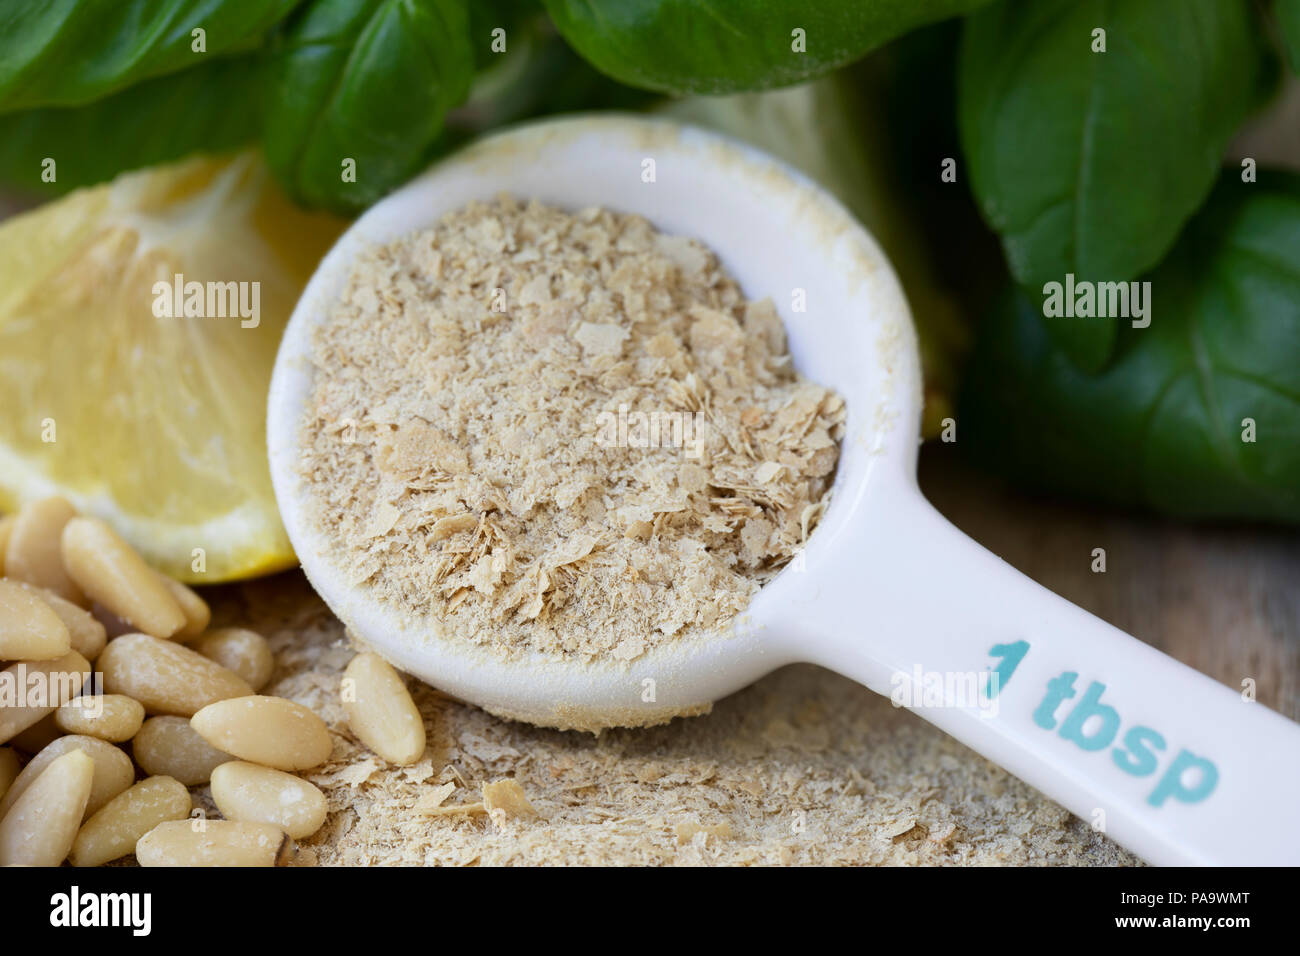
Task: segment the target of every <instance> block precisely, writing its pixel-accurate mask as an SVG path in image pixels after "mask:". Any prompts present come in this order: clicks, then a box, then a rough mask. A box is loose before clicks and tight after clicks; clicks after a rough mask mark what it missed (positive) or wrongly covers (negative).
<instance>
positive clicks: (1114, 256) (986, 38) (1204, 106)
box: [959, 0, 1274, 370]
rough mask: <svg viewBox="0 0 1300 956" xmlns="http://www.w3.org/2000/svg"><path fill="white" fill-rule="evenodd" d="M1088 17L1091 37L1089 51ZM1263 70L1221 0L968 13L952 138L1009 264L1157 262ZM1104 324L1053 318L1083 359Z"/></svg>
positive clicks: (1091, 272) (1059, 272) (1206, 185)
mask: <svg viewBox="0 0 1300 956" xmlns="http://www.w3.org/2000/svg"><path fill="white" fill-rule="evenodd" d="M1096 29H1102V30H1105V42H1106V52H1104V53H1102V52H1098V53H1094V52H1092V47H1093V44H1094V42H1095V38H1094V35H1093V31H1094V30H1096ZM1273 74H1274V71H1273V70H1272V69H1271V62H1270V60H1269V58H1268V55H1267V47H1266V45H1265V44H1264V42H1263V38H1262V36H1261V34H1260V31H1259V29H1258V25H1257V24H1256V22H1255V19H1254V16H1253V14H1252V11H1251V7H1250V4H1248V3H1243V2H1236V0H1226V2H1225V0H1124V2H1123V3H1116V2H1112V0H1032V2H1031V0H1005V2H1002V3H999V4H997V5H996V6H994V7H990V8H989V9H987V10H984V11H981V12H980V13H978V14H976V15H974V16H973V17H971V18H970V19H969V20H968V22H967V29H966V34H965V37H964V38H963V43H962V51H961V62H960V66H959V118H960V123H961V130H962V142H963V146H964V151H965V154H966V159H967V163H968V164H969V171H970V178H971V182H972V185H973V188H974V191H975V194H976V197H977V199H978V200H979V203H980V206H981V208H982V210H983V213H984V216H985V218H986V219H987V220H988V222H989V224H990V225H991V226H992V227H993V228H994V229H995V230H996V231H997V232H998V233H1000V234H1001V236H1002V242H1003V248H1004V251H1005V252H1006V256H1007V259H1008V261H1009V264H1010V267H1011V271H1012V273H1013V274H1014V276H1015V277H1016V279H1017V280H1019V281H1020V282H1021V283H1023V284H1025V285H1027V286H1029V287H1031V288H1034V289H1041V287H1042V286H1043V285H1044V284H1046V283H1048V282H1053V281H1055V282H1063V281H1064V280H1065V277H1066V275H1067V274H1068V273H1073V274H1074V275H1075V277H1076V278H1077V279H1083V280H1088V281H1115V282H1121V281H1126V280H1128V279H1131V278H1133V276H1135V275H1138V274H1139V273H1141V272H1144V271H1145V270H1147V269H1149V268H1150V267H1152V266H1153V265H1155V264H1156V263H1157V262H1159V261H1160V259H1161V257H1162V256H1164V254H1165V253H1166V252H1167V251H1168V250H1169V248H1170V246H1172V245H1173V243H1174V241H1175V240H1176V239H1177V236H1178V232H1179V229H1181V227H1182V226H1183V224H1184V223H1185V222H1186V221H1187V219H1188V217H1189V216H1191V215H1192V213H1193V212H1195V211H1196V209H1197V207H1198V206H1200V204H1201V202H1202V201H1203V200H1204V199H1205V196H1206V194H1207V193H1208V192H1209V191H1210V189H1211V187H1212V186H1213V183H1214V178H1215V175H1216V174H1217V170H1218V166H1219V163H1220V161H1221V159H1222V157H1223V154H1224V151H1225V150H1226V148H1227V145H1228V141H1229V139H1230V138H1231V136H1232V134H1233V132H1234V131H1235V130H1236V129H1237V127H1238V126H1239V125H1240V124H1241V122H1242V121H1243V120H1244V119H1245V118H1246V116H1247V115H1248V114H1249V113H1250V112H1251V111H1252V110H1253V109H1255V108H1256V107H1257V106H1259V105H1261V104H1262V103H1263V101H1264V99H1265V98H1266V97H1267V95H1268V94H1269V93H1270V92H1271V90H1272V86H1273V82H1272V81H1273V78H1274V75H1273ZM1116 325H1117V323H1116V322H1115V321H1114V320H1113V319H1096V320H1091V321H1087V322H1081V321H1079V320H1077V319H1071V320H1068V321H1067V322H1061V323H1056V324H1055V325H1054V326H1053V332H1054V333H1055V334H1057V336H1058V338H1059V340H1060V341H1061V343H1062V344H1063V345H1064V346H1065V347H1067V348H1068V349H1069V351H1070V352H1071V354H1072V355H1073V356H1074V357H1075V359H1076V360H1077V361H1079V362H1080V364H1082V365H1083V366H1084V367H1086V368H1089V369H1091V370H1095V369H1097V368H1100V367H1101V366H1103V365H1104V363H1105V361H1106V360H1107V358H1108V357H1109V356H1110V354H1111V351H1112V349H1113V346H1114V341H1115V331H1116Z"/></svg>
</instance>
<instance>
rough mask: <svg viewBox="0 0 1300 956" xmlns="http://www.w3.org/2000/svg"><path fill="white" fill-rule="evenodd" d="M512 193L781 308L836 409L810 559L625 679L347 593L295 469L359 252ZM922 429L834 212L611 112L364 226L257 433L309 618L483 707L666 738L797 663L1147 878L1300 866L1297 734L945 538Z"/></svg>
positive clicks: (519, 149) (880, 307) (775, 179)
mask: <svg viewBox="0 0 1300 956" xmlns="http://www.w3.org/2000/svg"><path fill="white" fill-rule="evenodd" d="M502 192H508V193H511V194H513V195H515V196H516V197H519V198H525V199H534V198H535V199H539V200H541V201H543V202H546V203H549V204H552V205H556V206H560V207H564V208H569V209H578V208H582V207H586V206H593V205H595V206H605V207H607V208H610V209H613V210H615V211H619V212H625V213H635V214H639V215H641V216H644V217H645V218H646V219H648V220H649V221H650V222H651V223H653V224H654V226H655V227H657V228H658V229H659V230H660V231H662V232H666V233H669V234H678V235H685V236H690V237H693V238H696V239H699V240H700V241H702V242H703V243H705V244H706V245H707V246H708V247H709V248H711V249H712V250H713V251H714V252H715V253H716V254H717V255H718V257H719V259H720V260H721V262H722V264H723V266H724V267H725V268H726V269H727V270H728V271H729V272H730V273H731V274H732V275H733V276H734V277H735V278H736V279H737V281H738V282H739V283H740V285H741V287H742V288H743V289H744V291H745V294H746V296H747V297H748V298H750V299H751V300H756V299H761V298H764V297H770V298H771V299H772V301H773V303H774V304H775V305H776V308H777V311H778V312H779V313H780V315H781V318H782V319H783V321H784V322H785V326H786V332H787V336H788V340H789V344H790V350H791V353H792V355H793V358H794V362H795V365H796V367H797V368H798V369H799V370H800V371H801V372H802V373H803V374H804V375H805V376H806V377H808V378H809V379H810V380H812V381H814V382H816V383H818V384H820V385H823V386H826V387H828V388H831V389H834V390H835V391H836V392H838V393H839V394H840V395H841V396H842V397H843V398H844V400H845V403H846V407H847V420H846V433H845V437H844V441H843V445H842V449H841V457H840V460H839V465H838V470H837V473H836V477H835V484H834V487H833V489H832V494H831V499H830V504H829V507H828V508H827V510H826V512H825V514H824V515H823V516H822V519H821V522H820V524H819V526H818V527H817V529H816V530H815V531H814V532H813V534H812V535H811V536H810V538H809V541H808V543H807V546H806V548H805V549H804V551H803V552H802V553H801V554H799V555H798V556H797V557H796V560H795V561H793V562H792V563H791V564H790V565H789V566H788V567H787V568H786V569H784V570H783V571H782V572H781V573H780V574H779V575H778V576H777V577H776V578H774V579H773V580H772V581H770V582H769V583H768V584H767V585H765V586H764V587H763V588H762V589H761V591H759V593H758V594H757V595H756V596H755V598H754V599H753V601H752V602H751V604H750V606H749V607H748V608H747V610H746V612H745V613H744V614H742V615H741V616H740V617H739V618H737V619H736V620H735V621H734V622H733V623H732V625H731V626H730V627H729V629H728V630H727V631H726V632H725V633H720V634H714V635H708V636H703V637H697V638H692V639H688V640H682V641H678V642H674V643H671V644H668V645H664V646H660V647H657V648H654V649H651V650H649V651H648V652H646V653H645V654H643V655H642V656H641V657H639V658H637V659H636V660H634V661H632V662H630V663H623V662H610V663H606V662H601V661H594V662H591V663H578V662H573V661H564V660H557V659H552V658H548V657H545V656H543V655H540V654H536V653H533V654H528V655H520V656H516V657H512V658H510V659H509V660H506V659H504V658H502V657H499V656H497V655H495V654H493V653H492V652H491V651H490V650H487V649H483V648H477V647H469V646H467V645H462V644H461V643H459V642H453V641H444V640H440V639H439V637H438V635H437V633H434V632H431V630H430V627H429V625H428V624H427V623H426V622H424V621H421V620H413V619H411V618H410V617H408V616H407V615H404V614H403V613H401V612H400V611H399V610H394V609H393V608H391V607H386V606H384V605H381V604H380V603H378V602H377V601H375V600H373V599H372V598H371V597H370V596H369V594H368V593H367V592H366V591H364V590H359V589H357V588H355V587H354V586H352V585H351V584H350V583H349V582H348V580H347V578H346V576H345V574H344V572H343V570H342V569H341V568H339V567H336V566H334V565H333V564H332V563H331V562H330V561H329V560H328V559H327V555H328V553H329V548H328V546H329V544H330V541H329V538H328V536H327V533H326V532H322V531H321V530H318V529H316V528H315V527H313V525H312V524H311V523H310V522H308V521H307V520H306V519H305V515H304V509H303V500H304V492H303V490H302V488H301V479H300V477H299V475H298V470H297V469H298V463H299V460H300V457H301V456H300V444H301V436H300V429H301V423H302V421H303V419H304V408H305V403H306V401H307V399H308V396H309V393H310V389H311V376H312V366H311V361H310V354H311V340H312V332H313V330H314V329H315V328H316V326H317V325H318V324H319V323H320V321H321V320H322V318H324V317H325V316H326V315H327V314H328V313H329V311H330V309H331V308H332V306H333V304H334V303H335V302H337V301H338V299H339V296H340V295H341V294H342V291H343V289H344V286H345V283H346V282H347V279H348V276H349V272H350V269H351V267H352V264H353V262H354V260H355V258H356V256H357V255H358V253H359V252H360V251H361V250H363V249H365V248H367V247H369V246H372V245H375V244H382V243H386V242H389V241H392V240H394V239H397V238H399V237H401V236H403V235H406V234H408V233H410V232H413V231H417V230H420V229H424V228H427V227H429V226H432V225H433V224H434V223H435V222H436V221H437V220H438V219H439V218H440V217H441V216H442V215H443V214H445V213H447V212H450V211H452V210H454V209H457V208H460V207H462V206H464V205H465V204H466V203H467V202H469V201H471V200H475V199H490V198H492V197H494V196H496V195H497V194H499V193H502ZM797 306H803V307H802V308H797ZM920 413H921V373H920V364H919V360H918V355H917V348H916V340H915V335H914V332H913V329H912V324H911V318H910V314H909V311H908V307H907V303H906V301H905V299H904V297H903V294H902V291H901V288H900V286H899V283H898V280H897V278H896V277H895V275H894V273H893V270H892V268H891V267H890V265H889V262H888V260H887V259H886V258H885V255H884V253H883V252H882V251H881V249H880V248H879V246H878V245H877V244H876V242H875V241H874V240H873V239H872V238H871V236H870V235H868V234H867V232H866V231H865V230H864V229H863V228H862V226H861V225H859V224H858V223H857V222H856V221H855V220H854V219H853V217H852V216H851V215H850V214H849V213H848V212H847V211H846V210H845V209H844V208H843V207H842V206H841V205H840V204H839V203H838V202H837V201H836V200H835V199H833V198H832V197H831V196H829V195H828V194H827V193H826V192H825V191H824V190H822V189H821V188H820V187H818V186H816V185H815V184H813V183H812V182H810V181H809V180H808V179H807V178H805V177H804V176H802V175H800V174H799V173H797V172H795V171H793V170H791V169H790V168H788V167H786V166H785V165H783V164H781V163H780V162H778V161H776V160H774V159H772V158H770V157H768V156H766V155H764V154H762V153H760V152H758V151H756V150H753V149H751V148H748V147H745V146H742V145H740V144H737V143H735V142H733V141H731V140H729V139H726V138H724V137H722V136H719V135H716V134H713V133H708V132H704V131H702V130H698V129H693V128H690V127H685V126H682V125H679V124H676V123H672V122H668V121H663V120H652V119H643V118H632V117H626V116H617V115H610V116H588V117H578V118H571V119H560V120H550V121H545V122H542V123H538V124H534V125H529V126H524V127H519V128H515V129H512V130H508V131H506V132H503V133H499V134H497V135H495V136H491V137H489V138H486V139H484V140H481V141H480V142H478V143H476V144H475V145H473V146H470V147H469V148H467V149H465V150H463V151H462V152H460V153H458V154H457V155H455V156H453V157H451V158H449V159H447V160H445V161H443V162H441V163H439V164H438V165H436V166H435V167H433V168H432V169H431V170H429V171H428V172H427V173H425V174H424V175H422V176H421V177H419V178H418V179H416V180H414V181H413V182H411V183H410V184H408V185H407V186H405V187H403V188H402V189H400V190H398V191H397V192H395V193H393V194H391V195H390V196H388V197H387V198H386V199H384V200H382V201H381V202H379V203H378V204H377V205H375V206H374V207H373V208H371V209H370V210H369V211H368V212H367V213H366V214H365V215H363V216H362V217H361V218H360V219H358V220H357V221H356V223H355V224H354V225H353V226H352V227H351V228H350V229H349V230H348V231H347V232H346V233H345V234H344V235H343V237H342V238H341V239H340V240H339V241H338V243H337V244H336V245H335V247H334V248H333V250H332V251H331V252H330V253H329V254H328V255H327V256H326V257H325V259H324V260H323V261H322V262H321V264H320V266H319V268H318V269H317V271H316V274H315V275H314V276H313V278H312V280H311V281H310V283H309V284H308V286H307V288H306V290H305V291H304V293H303V296H302V298H301V300H300V301H299V303H298V306H297V308H296V309H295V311H294V313H293V316H292V318H291V319H290V322H289V325H288V328H287V330H286V332H285V335H284V339H283V342H282V344H281V346H280V352H279V355H278V357H277V360H276V365H275V371H274V375H273V378H272V382H271V390H270V397H269V408H268V422H267V435H268V446H269V453H270V462H271V476H272V480H273V483H274V486H275V492H276V497H277V499H278V501H279V506H280V512H281V515H282V517H283V520H284V523H285V527H286V529H287V530H288V533H289V537H290V540H291V541H292V542H293V545H294V548H295V549H296V551H297V554H298V557H299V560H300V561H301V562H302V566H303V570H304V571H305V572H306V574H307V576H308V578H309V579H310V580H311V582H312V584H313V586H314V587H315V588H316V590H317V591H318V592H319V593H320V595H321V596H322V597H323V598H324V599H325V601H326V603H328V604H329V606H330V607H331V609H332V610H333V611H334V612H335V614H337V615H338V617H339V618H340V619H341V620H342V621H343V622H344V624H345V625H346V626H347V627H348V629H349V630H350V631H351V632H352V634H353V636H354V637H355V638H356V639H357V640H358V641H359V642H361V643H363V644H365V645H367V646H369V647H371V648H372V649H374V650H375V651H377V652H378V653H380V654H381V655H383V656H384V657H386V658H387V659H388V660H390V661H391V662H392V663H393V664H394V665H395V666H397V667H398V668H400V669H401V670H404V671H406V672H408V673H410V674H413V675H415V676H416V677H419V678H421V679H423V680H425V681H428V682H429V683H430V684H433V685H434V686H436V687H438V688H440V689H441V690H443V691H446V692H447V693H449V694H452V695H454V696H456V697H459V698H462V699H464V700H468V701H471V702H473V703H475V704H478V705H480V706H482V707H484V708H485V709H487V710H489V711H491V712H493V713H495V714H498V715H501V716H504V717H509V718H514V719H519V720H525V721H529V722H531V723H535V724H540V725H544V726H551V727H558V728H561V729H581V730H591V731H596V730H600V729H602V728H605V727H611V726H638V725H646V724H653V723H660V722H663V721H665V720H667V719H670V718H671V717H673V716H676V715H688V714H697V713H701V712H703V711H705V710H707V709H708V707H709V705H710V704H711V702H713V701H715V700H717V699H719V698H721V697H723V696H725V695H727V694H729V693H731V692H732V691H735V690H738V689H739V688H741V687H744V686H746V685H747V684H749V683H752V682H753V681H754V680H756V679H757V678H759V677H761V676H762V675H764V674H766V673H768V672H770V671H772V670H774V669H776V668H777V667H780V666H782V665H785V664H788V663H792V662H795V661H808V662H813V663H817V664H821V665H823V666H826V667H829V668H831V669H833V670H836V671H839V672H840V673H843V674H845V675H847V676H849V677H852V678H854V679H856V680H858V681H860V682H861V683H863V684H865V685H866V686H868V687H870V688H871V689H873V690H875V691H877V692H880V693H883V694H886V695H889V696H891V697H892V698H893V699H894V701H895V703H896V704H898V705H900V706H906V707H908V708H910V709H912V710H914V711H916V712H917V713H918V714H920V715H921V716H922V717H924V718H925V719H927V720H929V721H931V722H932V723H934V724H936V725H937V726H939V727H941V728H943V729H944V730H946V731H948V732H949V733H951V734H952V735H953V736H955V737H957V738H958V739H960V740H962V741H963V742H964V743H966V744H967V745H969V746H971V747H972V748H973V749H975V750H977V751H978V752H979V753H981V754H983V755H984V756H986V757H988V758H990V759H992V760H994V761H995V762H997V763H999V764H1001V765H1002V766H1004V767H1006V768H1007V769H1008V770H1010V771H1011V772H1013V773H1015V774H1017V775H1018V776H1020V777H1022V778H1023V779H1025V780H1026V781H1028V782H1029V783H1031V784H1033V785H1035V786H1037V787H1038V788H1039V789H1041V790H1043V791H1044V792H1046V793H1047V794H1048V795H1049V796H1051V797H1053V798H1055V799H1056V800H1058V801H1060V802H1061V803H1063V804H1064V805H1066V806H1067V807H1068V808H1069V809H1071V810H1073V811H1074V812H1075V813H1076V814H1078V815H1080V816H1082V817H1083V818H1084V819H1086V820H1089V821H1090V822H1091V823H1092V824H1093V825H1094V826H1098V827H1099V828H1100V829H1103V830H1104V831H1105V832H1107V833H1109V834H1111V835H1112V836H1114V837H1115V838H1117V839H1118V840H1119V841H1120V842H1122V843H1124V844H1125V845H1126V846H1128V847H1129V848H1130V849H1132V850H1134V851H1135V852H1137V853H1139V854H1140V855H1142V856H1144V857H1146V858H1147V859H1149V860H1151V861H1153V862H1157V863H1211V862H1214V863H1222V862H1273V863H1295V862H1297V861H1300V816H1298V815H1297V814H1295V812H1294V811H1295V807H1296V806H1297V805H1300V761H1297V760H1296V757H1297V755H1300V728H1298V727H1297V726H1296V725H1295V724H1293V723H1291V722H1289V721H1287V720H1285V719H1284V718H1282V717H1280V716H1279V715H1277V714H1274V713H1273V712H1271V711H1268V710H1267V709H1265V708H1264V707H1262V706H1261V705H1258V704H1255V703H1253V702H1245V701H1243V700H1242V698H1241V696H1240V695H1238V694H1237V693H1235V692H1233V691H1232V690H1229V689H1228V688H1226V687H1224V686H1222V685H1220V684H1217V683H1215V682H1214V681H1212V680H1210V679H1209V678H1207V677H1205V676H1204V675H1201V674H1199V673H1197V672H1196V671H1194V670H1192V669H1190V668H1188V667H1185V666H1184V665H1182V664H1179V663H1177V662H1176V661H1173V660H1171V659H1170V658H1168V657H1165V656H1164V655H1162V654H1160V653H1159V652H1157V651H1155V650H1154V649H1152V648H1151V647H1149V646H1147V645H1145V644H1143V643H1141V642H1140V641H1137V640H1134V639H1133V638H1131V637H1129V636H1128V635H1125V634H1123V633H1122V632H1120V631H1118V630H1117V629H1115V628H1113V627H1111V626H1109V625H1107V624H1105V623H1104V622H1101V621H1099V620H1097V619H1096V618H1093V617H1091V616H1090V615H1088V614H1087V613H1086V612H1084V611H1082V610H1080V609H1079V608H1077V607H1075V606H1074V605H1072V604H1069V603H1068V602H1066V601H1064V600H1062V599H1061V598H1059V597H1057V596H1056V595H1053V594H1051V593H1050V592H1048V591H1046V590H1045V589H1043V588H1041V587H1039V586H1038V585H1036V584H1034V583H1033V582H1032V581H1030V580H1029V579H1027V578H1025V577H1023V576H1022V575H1020V574H1019V573H1018V572H1016V571H1014V570H1013V569H1011V568H1010V567H1009V566H1007V565H1006V564H1005V563H1004V562H1002V561H1000V560H999V559H998V558H997V557H995V556H994V555H992V554H990V553H988V552H987V551H985V550H983V549H982V548H980V547H979V546H978V545H976V544H975V543H974V542H972V541H970V540H969V539H968V538H966V537H965V536H964V535H963V534H961V533H960V532H959V531H957V530H956V529H955V528H953V527H952V526H951V525H950V524H949V523H948V522H947V521H946V520H945V519H943V518H942V517H941V516H940V515H939V514H938V513H937V512H935V511H934V509H933V508H932V507H931V506H930V505H929V504H928V503H927V502H926V501H925V499H924V498H923V497H922V496H921V494H920V492H919V490H918V489H917V486H916V481H915V468H916V453H917V445H918V438H917V436H918V432H919V423H920ZM1008 427H1014V425H1013V424H1011V423H1009V424H1008ZM1089 557H1090V556H1088V555H1081V556H1080V557H1079V560H1089ZM1243 819H1248V820H1268V821H1269V823H1270V830H1271V831H1272V832H1271V833H1270V838H1269V840H1268V841H1266V842H1259V843H1251V842H1249V841H1247V840H1246V839H1245V838H1244V837H1243V836H1242V835H1241V834H1240V833H1239V832H1238V831H1237V830H1236V829H1235V828H1234V826H1233V821H1235V820H1243Z"/></svg>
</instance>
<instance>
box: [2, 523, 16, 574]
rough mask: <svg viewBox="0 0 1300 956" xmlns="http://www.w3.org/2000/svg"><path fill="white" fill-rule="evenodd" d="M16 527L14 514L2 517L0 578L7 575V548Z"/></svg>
mask: <svg viewBox="0 0 1300 956" xmlns="http://www.w3.org/2000/svg"><path fill="white" fill-rule="evenodd" d="M13 528H14V516H13V515H5V516H4V517H3V518H0V578H2V577H4V576H5V549H7V548H8V547H9V535H10V533H11V532H12V531H13Z"/></svg>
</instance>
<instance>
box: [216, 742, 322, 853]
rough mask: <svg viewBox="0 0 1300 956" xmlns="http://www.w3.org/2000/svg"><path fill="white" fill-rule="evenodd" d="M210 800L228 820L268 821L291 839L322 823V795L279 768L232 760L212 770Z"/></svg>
mask: <svg viewBox="0 0 1300 956" xmlns="http://www.w3.org/2000/svg"><path fill="white" fill-rule="evenodd" d="M212 799H213V801H214V802H215V803H216V805H217V809H218V810H220V811H221V815H222V816H224V817H225V818H226V819H228V820H247V821H250V822H252V823H271V824H274V825H275V826H277V827H279V828H280V829H281V830H283V831H284V832H285V833H287V834H289V836H291V837H293V838H294V839H295V840H301V839H302V838H303V837H309V836H311V835H312V834H313V833H315V832H316V831H317V830H319V829H320V828H321V826H322V825H323V824H324V823H325V815H326V813H327V812H328V807H327V806H326V803H325V794H323V793H321V792H320V789H319V788H318V787H316V786H315V785H314V784H311V783H309V782H308V781H306V780H302V779H300V778H298V777H295V776H294V775H293V774H291V773H285V772H284V771H283V770H272V769H271V768H270V767H259V766H258V765H257V764H255V763H245V762H244V761H242V760H232V761H230V762H229V763H223V764H222V765H221V766H220V767H218V768H217V769H216V770H214V771H212Z"/></svg>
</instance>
